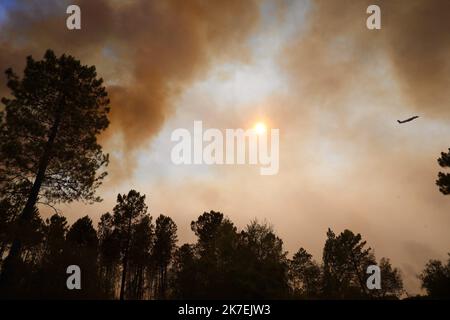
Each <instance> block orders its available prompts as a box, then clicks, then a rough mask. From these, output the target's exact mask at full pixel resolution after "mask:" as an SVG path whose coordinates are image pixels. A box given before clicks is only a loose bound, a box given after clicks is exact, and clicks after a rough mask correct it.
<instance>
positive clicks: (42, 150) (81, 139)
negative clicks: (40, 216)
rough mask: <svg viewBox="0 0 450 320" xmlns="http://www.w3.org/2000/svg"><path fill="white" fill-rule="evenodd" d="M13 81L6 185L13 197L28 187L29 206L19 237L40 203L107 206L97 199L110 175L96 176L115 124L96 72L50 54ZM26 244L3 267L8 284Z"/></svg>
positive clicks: (4, 146) (5, 137) (0, 152)
mask: <svg viewBox="0 0 450 320" xmlns="http://www.w3.org/2000/svg"><path fill="white" fill-rule="evenodd" d="M6 76H7V79H8V82H7V86H8V88H9V89H10V90H11V95H12V98H3V99H2V102H3V104H4V105H5V113H4V114H2V118H4V119H2V121H1V122H0V126H1V127H0V138H1V139H0V159H1V160H0V161H1V163H0V184H1V189H2V190H5V193H7V192H10V191H11V189H14V188H13V187H11V186H15V185H20V186H27V187H28V188H27V189H25V190H22V193H26V194H27V196H26V199H27V200H26V203H25V205H24V207H23V209H22V210H21V213H20V214H19V216H18V218H17V219H18V226H19V229H20V228H21V227H22V226H24V225H26V224H27V223H29V222H30V220H31V218H32V214H33V208H34V207H35V206H36V204H37V203H38V202H43V203H49V204H50V203H53V202H58V201H63V202H70V201H74V200H85V201H98V200H100V199H99V198H98V197H96V196H95V193H94V192H95V190H96V188H97V187H98V186H99V185H100V183H101V180H102V179H103V178H104V176H105V175H106V173H105V172H103V173H101V174H100V175H98V176H97V175H96V172H97V170H98V169H99V168H101V167H102V166H103V165H106V164H107V162H108V156H107V155H104V154H103V153H102V148H101V146H100V145H99V144H98V143H97V138H96V137H97V135H98V134H99V133H100V132H101V131H103V130H104V129H106V128H107V126H108V124H109V122H108V118H107V113H108V111H109V108H108V104H109V100H108V98H107V93H106V91H105V88H104V87H103V86H102V82H103V81H102V79H98V78H97V74H96V71H95V67H88V66H83V65H81V63H80V61H78V60H76V59H75V58H73V57H72V56H66V55H62V56H61V57H59V58H58V57H56V56H55V54H54V53H53V52H52V51H51V50H48V51H47V52H46V53H45V55H44V59H43V60H39V61H36V60H34V59H33V58H32V57H28V58H27V63H26V67H25V70H24V76H23V78H19V77H18V76H17V75H16V74H15V73H14V72H13V71H12V70H11V69H8V70H7V71H6ZM22 241H23V240H22V239H21V233H20V232H17V233H16V234H15V235H14V240H13V243H12V246H11V248H10V250H9V254H8V258H7V259H6V260H5V262H4V265H3V267H2V275H1V279H0V281H1V282H2V284H4V282H8V277H9V276H8V272H12V270H13V269H14V267H13V263H14V261H15V260H16V259H17V258H18V257H19V256H20V252H21V249H22ZM10 280H11V279H10Z"/></svg>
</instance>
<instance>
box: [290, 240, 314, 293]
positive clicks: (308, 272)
mask: <svg viewBox="0 0 450 320" xmlns="http://www.w3.org/2000/svg"><path fill="white" fill-rule="evenodd" d="M289 270H290V278H291V282H292V288H293V293H294V297H300V298H318V297H319V295H320V284H321V276H322V271H321V268H320V266H319V265H318V264H317V263H316V262H315V261H314V260H313V259H312V255H311V254H309V253H308V252H307V251H306V250H305V249H303V248H300V249H299V250H298V251H297V252H296V253H295V254H294V256H293V257H292V260H291V261H290V262H289Z"/></svg>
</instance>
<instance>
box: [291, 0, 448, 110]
mask: <svg viewBox="0 0 450 320" xmlns="http://www.w3.org/2000/svg"><path fill="white" fill-rule="evenodd" d="M371 4H377V5H379V6H380V8H381V20H382V29H381V30H368V29H367V28H366V18H367V17H368V14H367V13H366V9H367V7H368V6H369V5H371ZM308 18H309V20H308V21H307V25H308V26H307V29H306V30H305V31H303V32H302V33H301V34H300V35H299V37H298V39H297V41H294V43H293V44H292V45H290V46H288V48H286V51H285V58H286V60H287V62H286V67H287V69H288V70H289V72H290V73H291V75H293V76H294V79H295V80H296V81H298V82H300V87H301V90H303V91H304V92H308V93H309V94H311V95H312V96H313V100H311V101H312V102H315V103H319V104H322V105H323V103H324V94H323V93H324V92H327V95H326V96H325V97H326V98H327V99H329V98H331V97H332V98H333V100H334V102H335V103H336V102H337V103H339V101H341V100H342V99H345V98H346V97H347V96H348V93H349V92H352V90H351V89H352V87H353V86H354V85H355V84H356V85H361V84H368V86H371V87H373V86H374V85H373V83H372V82H373V81H374V75H376V74H377V73H380V72H386V69H388V71H389V72H391V74H392V75H393V77H394V78H395V80H396V81H398V84H399V89H400V93H401V98H402V99H404V103H405V104H407V107H408V108H409V109H410V110H411V111H414V112H418V113H419V114H420V115H423V116H425V117H429V118H441V117H442V118H448V117H449V116H450V108H448V104H449V103H450V95H449V94H448V89H447V88H448V86H449V84H450V72H449V71H450V63H449V60H448V58H447V57H448V56H449V53H450V2H448V1H446V0H436V1H427V0H412V1H401V0H386V1H384V0H378V1H374V0H364V1H351V0H343V1H324V0H317V1H314V2H312V7H311V12H310V15H309V16H308ZM387 107H388V106H387ZM389 107H390V106H389Z"/></svg>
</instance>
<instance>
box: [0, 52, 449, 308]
mask: <svg viewBox="0 0 450 320" xmlns="http://www.w3.org/2000/svg"><path fill="white" fill-rule="evenodd" d="M6 77H7V87H8V89H9V90H10V95H9V96H8V97H5V98H3V99H2V103H3V105H4V107H3V108H2V109H1V110H0V190H1V193H0V260H1V261H0V262H1V266H0V295H1V297H3V298H13V297H17V298H67V299H70V298H85V299H98V298H105V299H219V298H223V299H226V298H235V299H238V298H240V299H297V298H298V299H303V298H305V299H348V298H354V299H357V298H375V299H379V298H385V299H387V298H389V299H390V298H399V297H401V296H402V295H403V293H404V290H403V283H402V278H401V274H400V271H399V270H398V269H397V268H394V267H392V265H391V263H390V261H389V259H386V258H382V259H380V260H376V258H375V255H374V252H373V250H372V249H371V248H370V247H368V246H367V244H366V242H365V241H364V240H363V239H362V237H361V235H360V234H355V233H353V232H352V231H350V230H344V231H343V232H342V233H340V234H335V233H334V232H333V231H332V230H328V232H327V239H326V241H325V244H324V249H323V255H322V260H321V261H320V262H317V261H315V260H314V259H313V258H312V255H311V254H310V253H308V252H307V251H306V250H305V249H303V248H300V249H299V250H298V251H297V252H296V253H295V254H294V255H293V256H292V258H289V257H288V253H287V252H286V251H285V250H284V249H283V241H282V240H281V238H279V237H278V236H277V235H276V234H275V232H274V230H273V229H272V228H271V227H270V226H269V225H268V224H267V223H259V222H257V221H253V222H250V223H249V225H247V226H246V227H245V228H244V229H243V230H238V229H237V227H236V226H235V225H234V224H233V222H232V221H231V220H230V219H228V218H227V217H225V216H224V215H223V214H222V213H220V212H215V211H210V212H205V213H203V214H202V215H200V216H199V217H198V219H197V220H195V221H192V223H191V229H192V231H193V232H194V233H195V235H196V236H197V241H196V243H194V244H183V245H181V246H178V242H177V226H176V224H175V223H174V221H173V220H172V219H171V218H170V217H168V216H164V215H160V216H159V217H157V218H156V220H154V221H153V218H152V217H151V216H150V215H149V213H148V208H147V205H146V204H145V195H141V194H140V193H139V192H137V191H135V190H131V191H129V192H128V193H127V194H119V195H118V197H117V203H116V205H115V206H114V208H112V211H111V213H105V214H103V215H102V216H101V218H100V222H99V223H98V226H97V227H96V228H95V227H94V225H93V222H92V220H91V219H90V218H89V217H88V216H86V217H83V218H81V219H79V220H77V221H76V222H75V223H74V224H72V225H71V226H69V225H68V222H67V220H66V218H65V217H64V216H62V215H60V214H58V213H57V214H55V215H53V216H51V217H50V218H48V219H46V220H45V221H44V220H43V219H42V218H41V216H40V214H39V210H38V208H39V206H42V205H46V206H50V207H51V208H55V207H54V206H55V204H58V203H70V202H73V201H83V202H87V203H93V202H98V201H101V198H100V197H98V196H97V195H96V190H97V189H98V187H99V186H100V185H101V183H102V181H103V179H104V178H105V176H106V174H107V172H106V167H107V165H108V163H109V157H108V155H107V154H104V153H103V151H102V147H101V145H100V144H99V143H98V141H97V137H98V135H99V134H100V133H101V132H103V131H104V130H105V129H106V128H107V127H108V125H109V120H108V113H109V99H108V94H107V92H106V88H105V87H104V85H103V79H101V78H99V77H98V76H97V73H96V69H95V67H94V66H86V65H82V64H81V63H80V61H78V60H76V59H75V58H74V57H72V56H70V55H65V54H63V55H61V56H60V57H57V56H56V55H55V53H54V52H53V51H51V50H48V51H47V52H46V53H45V55H44V57H43V59H42V60H35V59H33V58H32V57H31V56H30V57H27V61H26V66H25V69H24V72H23V77H19V76H18V75H17V74H16V73H14V71H13V70H12V69H8V70H6ZM438 162H439V164H440V165H441V166H442V167H443V168H446V167H450V150H449V153H448V154H446V153H442V154H441V158H439V159H438ZM449 177H450V175H449V174H445V173H439V176H438V180H437V181H436V183H437V185H438V186H439V188H440V191H441V192H442V193H444V194H449V188H450V179H449ZM55 210H56V209H55ZM74 264H75V265H78V266H79V267H80V268H81V270H82V290H80V291H77V290H67V287H66V278H67V274H66V268H67V266H68V265H74ZM369 265H378V266H379V268H380V270H381V274H382V276H381V280H382V283H381V289H379V290H369V289H368V288H367V286H366V283H365V280H366V277H367V274H366V269H367V267H368V266H369ZM420 278H421V281H422V286H423V288H424V289H426V291H427V294H428V296H429V297H432V298H442V297H447V298H448V297H449V296H450V294H449V288H450V284H449V281H450V280H449V279H450V260H449V261H448V262H445V263H442V262H440V261H436V260H431V261H430V262H429V263H428V264H427V265H426V266H425V269H424V271H423V272H422V274H421V275H420Z"/></svg>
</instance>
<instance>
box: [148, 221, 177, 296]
mask: <svg viewBox="0 0 450 320" xmlns="http://www.w3.org/2000/svg"><path fill="white" fill-rule="evenodd" d="M176 243H177V226H176V224H175V222H173V220H172V219H171V218H170V217H167V216H164V215H160V216H159V217H158V218H157V219H156V223H155V242H154V245H153V250H152V260H153V261H154V263H155V267H156V286H155V289H156V290H155V291H156V292H155V296H156V297H157V298H159V299H165V298H166V291H167V269H168V266H169V264H170V262H171V261H172V257H173V253H174V251H175V248H176Z"/></svg>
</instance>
